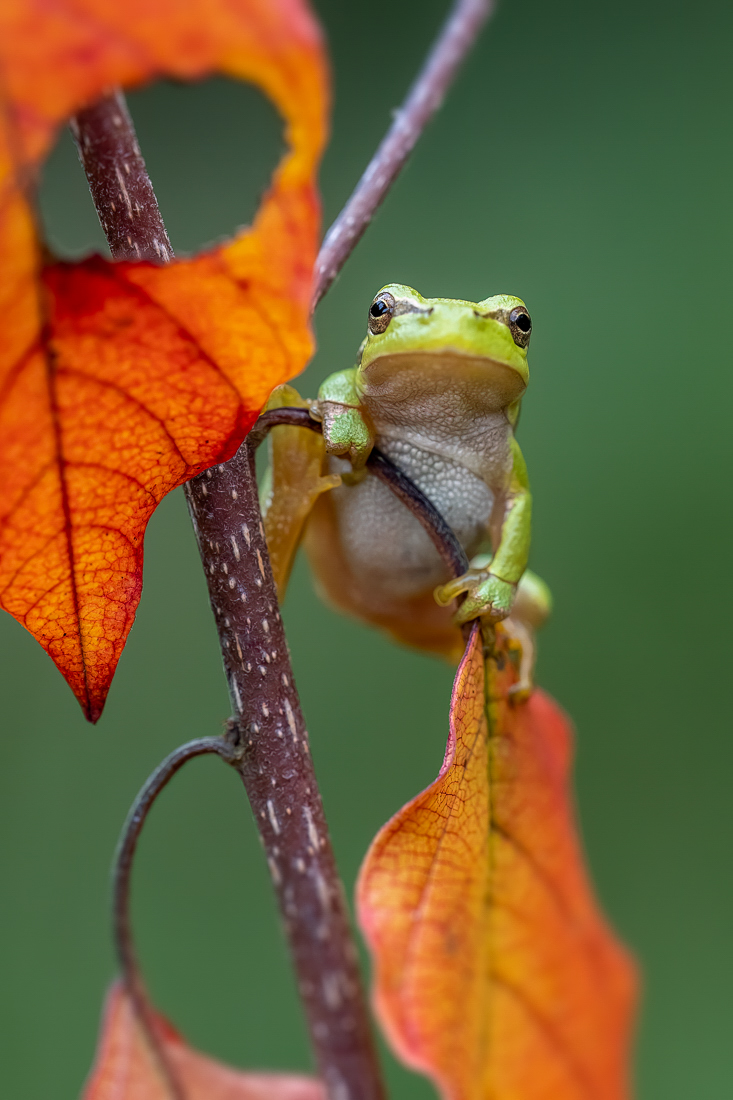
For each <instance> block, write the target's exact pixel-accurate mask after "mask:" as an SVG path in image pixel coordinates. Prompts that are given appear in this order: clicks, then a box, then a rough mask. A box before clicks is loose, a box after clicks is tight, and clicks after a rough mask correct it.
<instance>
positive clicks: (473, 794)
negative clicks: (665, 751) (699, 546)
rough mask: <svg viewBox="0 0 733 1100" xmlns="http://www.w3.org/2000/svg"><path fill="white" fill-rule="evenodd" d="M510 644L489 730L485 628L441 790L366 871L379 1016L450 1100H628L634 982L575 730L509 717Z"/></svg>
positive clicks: (456, 697)
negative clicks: (615, 929)
mask: <svg viewBox="0 0 733 1100" xmlns="http://www.w3.org/2000/svg"><path fill="white" fill-rule="evenodd" d="M500 637H501V635H500ZM499 645H500V657H501V660H502V661H503V664H504V667H503V670H502V671H497V668H496V665H495V664H493V663H492V662H490V663H489V664H488V665H487V668H488V680H489V692H488V694H489V697H490V705H489V708H488V721H487V709H486V707H485V684H484V661H483V658H482V646H481V636H480V633H479V632H478V630H476V629H474V633H473V635H472V639H471V642H470V644H469V647H468V650H467V653H466V655H465V657H464V659H463V661H462V662H461V665H460V668H459V669H458V673H457V675H456V681H455V685H454V690H453V698H452V702H451V724H450V737H449V741H448V746H447V750H446V756H445V761H444V763H443V767H442V769H441V772H440V775H439V776H438V778H437V779H436V781H435V782H434V783H433V784H432V785H431V786H430V787H428V788H427V790H425V791H424V792H423V793H422V794H420V795H418V796H417V798H415V799H414V800H413V801H412V802H410V803H409V804H408V805H407V806H405V807H404V808H403V809H402V810H400V812H399V813H398V814H396V815H395V817H394V818H393V819H392V820H391V821H390V822H388V824H387V825H386V826H385V827H384V828H383V829H382V830H381V832H380V833H379V834H378V836H377V837H376V839H375V841H374V843H373V844H372V847H371V849H370V851H369V853H368V855H367V858H366V861H365V863H364V866H363V868H362V871H361V876H360V881H359V886H358V894H357V897H358V913H359V920H360V923H361V926H362V928H363V930H364V933H365V936H366V939H367V941H368V943H369V945H370V947H371V950H372V952H373V956H374V964H375V970H376V977H375V983H376V990H375V1000H376V1007H377V1011H378V1014H379V1017H380V1020H381V1022H382V1024H383V1026H384V1028H385V1030H386V1033H387V1035H388V1037H389V1039H390V1041H391V1043H392V1045H393V1046H394V1048H395V1049H396V1051H397V1052H398V1054H399V1055H400V1056H401V1057H402V1058H403V1059H404V1061H405V1062H406V1063H407V1064H408V1065H410V1066H412V1067H414V1068H416V1069H418V1070H421V1071H422V1072H423V1073H425V1074H427V1075H428V1076H429V1077H430V1078H431V1079H432V1080H433V1081H434V1082H435V1084H436V1085H437V1087H438V1089H439V1090H440V1094H441V1096H442V1097H444V1098H449V1100H489V1098H490V1100H581V1098H583V1100H591V1098H592V1100H624V1098H627V1097H628V1096H629V1083H628V1065H629V1055H630V1030H631V1023H632V1016H633V1011H634V1002H635V988H636V978H635V971H634V967H633V964H632V962H631V960H630V958H629V956H628V955H627V953H626V951H625V950H624V949H623V947H622V946H621V945H620V944H619V942H618V941H617V940H616V938H615V937H614V935H613V933H612V932H611V930H610V928H609V927H608V925H607V924H606V922H605V920H604V918H603V916H602V915H601V913H600V911H599V909H598V905H597V903H596V901H595V899H594V896H593V893H592V890H591V887H590V884H589V882H588V878H587V874H586V871H585V869H584V866H583V858H582V854H581V851H580V847H579V844H578V840H577V831H576V825H575V820H574V814H573V808H572V798H571V794H570V789H569V779H570V776H569V770H570V764H571V733H570V729H569V726H568V721H567V718H566V717H565V715H564V714H563V713H562V712H561V711H560V710H559V709H558V707H557V705H556V704H555V703H554V702H553V701H552V700H551V699H550V698H549V697H548V696H546V695H544V694H543V693H542V692H540V691H535V692H534V694H533V695H532V697H531V698H530V700H529V702H528V703H526V704H525V705H522V706H517V707H513V706H511V705H509V703H508V702H507V690H508V688H509V686H510V685H511V683H513V682H514V681H515V680H516V673H515V670H514V667H513V665H512V663H511V661H510V660H508V659H507V651H506V648H505V647H506V642H505V640H502V641H500V643H499Z"/></svg>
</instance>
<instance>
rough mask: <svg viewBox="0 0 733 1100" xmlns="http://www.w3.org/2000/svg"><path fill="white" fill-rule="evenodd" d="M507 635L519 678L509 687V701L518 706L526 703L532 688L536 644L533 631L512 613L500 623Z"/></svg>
mask: <svg viewBox="0 0 733 1100" xmlns="http://www.w3.org/2000/svg"><path fill="white" fill-rule="evenodd" d="M502 626H503V628H504V633H505V634H506V637H507V642H508V645H509V651H510V652H511V653H513V655H514V657H515V659H516V662H517V670H518V673H519V678H518V679H517V682H516V683H515V684H512V686H511V687H510V688H509V702H510V703H512V704H514V705H515V706H518V705H519V704H520V703H526V702H527V700H528V699H529V697H530V695H531V694H532V691H533V689H534V665H535V659H536V657H537V646H536V644H535V639H534V631H533V630H531V629H530V628H529V627H528V626H527V625H526V624H525V623H522V622H520V621H519V619H517V618H515V617H514V615H512V616H511V618H508V619H505V620H504V622H503V623H502Z"/></svg>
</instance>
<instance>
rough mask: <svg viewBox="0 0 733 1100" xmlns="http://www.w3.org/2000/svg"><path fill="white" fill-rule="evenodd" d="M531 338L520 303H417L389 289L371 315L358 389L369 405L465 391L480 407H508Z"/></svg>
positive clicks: (502, 299) (525, 374) (501, 297)
mask: <svg viewBox="0 0 733 1100" xmlns="http://www.w3.org/2000/svg"><path fill="white" fill-rule="evenodd" d="M531 330H532V322H531V321H530V317H529V313H528V312H527V307H526V306H525V304H524V302H523V301H522V300H521V299H520V298H514V297H512V296H511V295H509V294H497V295H495V296H494V297H493V298H486V299H484V301H483V302H464V301H462V300H460V299H455V298H423V296H422V295H421V294H418V292H417V291H416V290H413V289H412V287H409V286H403V285H402V284H400V283H390V284H389V285H388V286H385V287H383V288H382V289H381V290H380V291H379V293H378V294H377V295H376V297H375V298H374V300H373V302H372V304H371V306H370V307H369V332H368V335H367V337H366V340H365V341H364V343H363V344H362V347H361V358H360V361H359V370H358V375H357V383H358V386H359V389H360V390H361V391H362V393H363V394H364V395H365V396H367V397H375V398H376V397H379V396H383V397H384V398H389V397H390V396H391V397H393V398H395V399H397V400H399V399H400V396H401V395H402V394H403V393H404V394H405V396H407V395H409V394H410V393H414V392H415V390H416V389H418V388H419V389H422V390H423V391H424V390H425V389H427V390H428V391H433V392H438V391H440V390H442V389H445V388H448V387H451V388H453V387H460V386H461V385H462V384H465V385H466V386H468V387H469V388H470V389H471V391H473V392H474V393H476V394H477V395H478V391H481V403H482V404H484V403H486V402H488V403H489V404H490V405H492V406H494V407H496V408H503V407H506V406H508V405H510V404H512V402H514V401H516V400H517V399H518V398H519V397H521V396H522V394H523V392H524V390H525V389H526V386H527V382H528V381H529V368H528V366H527V346H528V344H529V338H530V334H531Z"/></svg>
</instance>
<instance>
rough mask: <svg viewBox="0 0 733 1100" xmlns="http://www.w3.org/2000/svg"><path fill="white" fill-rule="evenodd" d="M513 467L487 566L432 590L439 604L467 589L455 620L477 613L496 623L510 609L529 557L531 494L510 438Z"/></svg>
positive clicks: (513, 443) (471, 617)
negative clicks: (496, 543)
mask: <svg viewBox="0 0 733 1100" xmlns="http://www.w3.org/2000/svg"><path fill="white" fill-rule="evenodd" d="M511 455H512V469H511V474H510V477H509V485H508V487H507V490H506V495H505V508H504V518H503V521H502V524H501V535H500V539H499V544H498V546H496V547H495V551H494V555H493V557H492V559H491V562H490V564H489V566H488V567H487V568H486V569H473V570H469V572H468V573H464V575H463V576H462V577H456V579H455V580H452V581H449V582H448V584H444V585H442V586H441V587H440V588H437V589H436V591H435V598H436V600H437V601H438V603H439V604H442V605H446V604H449V603H450V602H451V601H452V600H454V599H455V598H456V597H457V596H460V594H461V593H462V592H465V593H466V599H465V600H464V601H463V603H462V604H461V606H460V607H459V609H458V612H457V614H456V622H457V623H466V622H470V620H471V619H476V618H478V617H479V616H481V617H482V618H486V619H488V620H489V622H493V623H497V622H500V621H501V620H502V619H505V618H506V617H507V616H508V615H509V613H510V612H511V609H512V604H513V603H514V597H515V595H516V591H517V585H518V583H519V581H520V579H521V576H522V574H523V573H524V570H525V569H526V567H527V559H528V557H529V542H530V527H531V516H532V496H531V494H530V491H529V480H528V478H527V467H526V465H525V462H524V458H523V457H522V452H521V451H520V449H519V445H518V444H517V442H516V440H515V439H514V438H512V440H511Z"/></svg>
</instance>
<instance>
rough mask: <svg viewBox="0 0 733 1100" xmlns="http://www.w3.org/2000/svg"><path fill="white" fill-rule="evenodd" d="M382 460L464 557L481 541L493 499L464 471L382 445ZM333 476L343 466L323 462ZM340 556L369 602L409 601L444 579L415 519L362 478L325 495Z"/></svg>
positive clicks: (406, 448)
mask: <svg viewBox="0 0 733 1100" xmlns="http://www.w3.org/2000/svg"><path fill="white" fill-rule="evenodd" d="M383 450H384V453H385V454H387V455H388V456H389V457H390V458H391V459H392V460H393V462H395V463H396V464H397V465H398V466H399V467H400V468H401V469H402V470H403V471H404V472H405V473H406V474H407V475H408V476H409V477H410V478H412V480H413V481H414V482H415V484H416V485H418V486H419V488H420V489H422V491H423V492H424V493H425V495H426V496H427V497H428V498H429V499H430V500H431V501H432V503H433V504H434V505H435V507H436V508H437V509H438V511H439V512H440V513H441V515H442V516H443V517H444V518H445V520H446V521H447V523H448V524H449V525H450V526H451V527H452V528H453V530H454V532H455V534H456V536H457V538H458V539H459V541H460V543H461V545H462V546H463V548H464V550H465V551H466V553H467V555H468V556H469V558H470V557H472V556H473V554H475V553H476V552H477V551H478V550H479V547H480V545H481V543H482V542H484V541H485V540H486V537H487V527H488V522H489V516H490V515H491V509H492V505H493V495H492V493H491V490H490V489H489V487H488V486H487V485H486V484H485V482H483V481H481V479H480V478H478V477H476V475H475V474H473V473H472V472H471V471H470V470H467V469H466V468H465V466H461V465H460V464H459V463H457V462H453V461H451V460H450V459H446V458H444V457H443V456H442V455H436V454H433V453H432V452H430V451H424V450H419V449H417V448H415V447H414V446H407V445H401V444H400V443H397V442H393V441H390V442H389V444H388V445H386V446H383ZM331 469H332V471H333V472H334V473H343V472H346V471H347V470H349V469H350V466H349V463H347V462H344V461H342V460H340V459H331ZM330 496H331V499H332V502H333V507H334V512H335V522H336V527H337V531H338V537H339V540H340V543H341V549H342V552H343V554H344V557H345V558H346V561H347V563H348V565H349V568H350V570H351V572H352V574H353V576H354V577H358V578H359V584H360V587H361V588H363V589H371V590H372V592H373V595H374V596H375V597H377V598H379V596H385V597H390V596H395V597H396V596H399V597H410V596H414V595H419V594H420V593H422V592H425V591H426V590H430V589H432V588H433V587H435V585H437V584H441V583H443V582H444V581H446V580H447V579H448V574H447V572H446V569H445V566H444V565H443V562H442V561H441V559H440V556H439V554H438V552H437V550H436V549H435V547H434V546H433V544H432V542H431V541H430V538H429V537H428V535H427V534H426V533H425V531H424V530H423V528H422V526H421V525H420V523H419V522H418V520H416V519H415V517H414V516H413V515H412V514H411V513H410V512H409V511H408V509H407V508H406V507H405V505H404V504H402V503H401V501H399V500H398V499H397V497H396V496H395V495H394V493H392V491H391V490H390V489H389V488H387V486H386V485H384V484H383V483H382V482H381V481H378V480H377V478H375V477H372V476H369V475H368V476H367V477H366V478H365V479H364V480H363V481H362V482H360V483H359V484H358V485H353V486H347V485H344V486H342V487H340V488H338V489H335V490H333V492H332V494H330Z"/></svg>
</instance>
